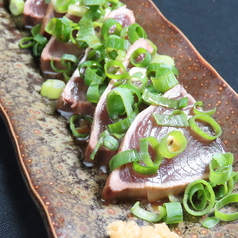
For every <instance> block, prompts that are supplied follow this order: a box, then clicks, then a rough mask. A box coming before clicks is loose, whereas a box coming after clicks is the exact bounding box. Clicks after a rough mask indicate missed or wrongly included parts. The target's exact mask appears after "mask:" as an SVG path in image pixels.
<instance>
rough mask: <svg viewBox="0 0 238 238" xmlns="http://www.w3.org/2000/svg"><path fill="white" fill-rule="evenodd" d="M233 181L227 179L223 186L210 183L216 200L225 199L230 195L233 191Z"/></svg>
mask: <svg viewBox="0 0 238 238" xmlns="http://www.w3.org/2000/svg"><path fill="white" fill-rule="evenodd" d="M234 184H235V183H234V180H233V178H232V177H231V178H229V180H228V181H227V182H224V183H223V184H219V185H217V184H214V183H211V185H212V188H213V191H214V193H215V196H216V200H219V199H221V198H223V197H225V196H226V195H228V194H231V193H232V191H233V189H234Z"/></svg>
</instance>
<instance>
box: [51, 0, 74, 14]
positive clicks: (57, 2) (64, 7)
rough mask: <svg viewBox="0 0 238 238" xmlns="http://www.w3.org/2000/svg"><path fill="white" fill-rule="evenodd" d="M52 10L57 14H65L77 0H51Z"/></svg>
mask: <svg viewBox="0 0 238 238" xmlns="http://www.w3.org/2000/svg"><path fill="white" fill-rule="evenodd" d="M52 2H53V5H54V9H55V11H56V12H59V13H66V12H67V11H68V7H69V5H70V4H75V3H76V2H77V0H53V1H52Z"/></svg>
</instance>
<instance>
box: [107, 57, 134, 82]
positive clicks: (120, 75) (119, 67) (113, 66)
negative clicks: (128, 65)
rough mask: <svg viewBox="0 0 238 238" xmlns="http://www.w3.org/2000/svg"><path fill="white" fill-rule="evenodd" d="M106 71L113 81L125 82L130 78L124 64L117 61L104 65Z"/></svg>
mask: <svg viewBox="0 0 238 238" xmlns="http://www.w3.org/2000/svg"><path fill="white" fill-rule="evenodd" d="M104 70H105V73H106V75H107V77H108V78H111V79H116V80H123V79H127V78H128V77H129V76H130V75H129V73H128V72H127V70H126V69H125V67H124V65H123V64H122V62H120V61H117V60H111V61H108V62H106V63H105V65H104Z"/></svg>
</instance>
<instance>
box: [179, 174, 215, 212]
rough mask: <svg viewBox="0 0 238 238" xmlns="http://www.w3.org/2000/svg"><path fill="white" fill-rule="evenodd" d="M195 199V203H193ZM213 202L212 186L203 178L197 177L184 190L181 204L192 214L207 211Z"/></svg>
mask: <svg viewBox="0 0 238 238" xmlns="http://www.w3.org/2000/svg"><path fill="white" fill-rule="evenodd" d="M194 201H196V203H194ZM214 204H215V194H214V192H213V189H212V186H211V185H210V184H209V183H208V182H207V181H205V180H202V179H199V180H196V181H194V182H192V183H190V184H189V185H188V186H187V187H186V189H185V192H184V197H183V206H184V208H185V210H186V211H187V212H188V213H189V214H191V215H193V216H202V215H204V214H206V213H208V212H209V211H210V210H211V209H212V208H213V206H214Z"/></svg>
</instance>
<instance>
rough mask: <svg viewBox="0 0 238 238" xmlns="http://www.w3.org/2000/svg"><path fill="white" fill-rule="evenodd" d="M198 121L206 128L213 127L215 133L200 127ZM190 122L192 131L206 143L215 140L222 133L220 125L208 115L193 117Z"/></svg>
mask: <svg viewBox="0 0 238 238" xmlns="http://www.w3.org/2000/svg"><path fill="white" fill-rule="evenodd" d="M197 121H199V122H201V123H202V125H205V126H207V125H209V127H211V128H212V130H213V131H212V132H211V131H210V130H209V131H205V129H203V128H201V127H199V126H198V124H197ZM188 122H189V126H190V128H191V130H192V131H193V132H194V133H195V134H196V135H198V136H199V138H201V139H203V140H206V141H212V140H215V139H216V138H218V137H219V136H220V135H221V133H222V130H221V127H220V125H219V124H218V123H217V122H216V121H215V120H214V119H213V118H212V117H210V116H208V115H206V114H198V115H195V116H193V117H191V118H190V119H189V121H188Z"/></svg>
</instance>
